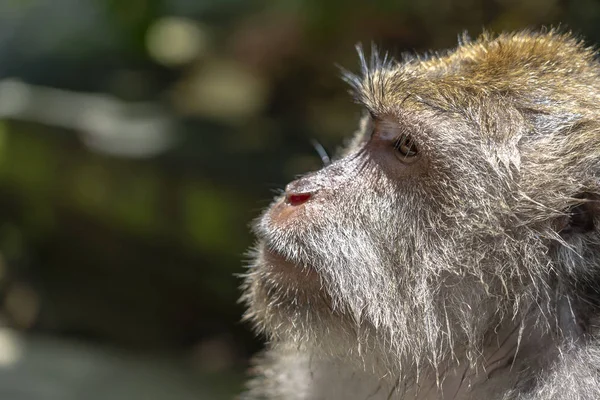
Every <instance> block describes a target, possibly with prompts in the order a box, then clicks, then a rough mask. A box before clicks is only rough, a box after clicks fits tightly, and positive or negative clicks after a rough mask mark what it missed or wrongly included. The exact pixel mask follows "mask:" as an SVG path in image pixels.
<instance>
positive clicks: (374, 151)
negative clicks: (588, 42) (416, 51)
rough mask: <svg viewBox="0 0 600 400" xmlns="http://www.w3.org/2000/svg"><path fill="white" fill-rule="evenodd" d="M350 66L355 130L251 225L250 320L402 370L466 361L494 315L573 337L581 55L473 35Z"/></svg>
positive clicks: (591, 220)
mask: <svg viewBox="0 0 600 400" xmlns="http://www.w3.org/2000/svg"><path fill="white" fill-rule="evenodd" d="M361 61H362V73H361V74H360V75H352V74H346V76H345V78H346V80H347V81H348V82H349V83H350V85H351V86H352V88H353V92H354V96H355V98H356V100H357V102H359V103H360V104H361V105H362V106H363V107H364V110H365V112H364V117H363V118H362V120H361V122H360V128H359V130H358V131H357V133H355V135H354V138H353V139H352V141H351V142H350V144H349V145H348V146H346V148H344V149H343V150H342V151H341V154H340V156H339V157H337V158H336V159H335V160H334V161H333V162H332V163H331V164H329V165H327V166H325V167H324V168H323V169H321V170H319V171H316V172H313V173H309V174H307V175H305V176H303V177H301V178H299V179H297V180H295V181H293V182H291V183H290V184H288V185H287V187H286V188H285V193H284V194H283V195H281V196H280V197H278V198H276V199H275V201H274V202H273V204H272V205H271V206H270V207H269V208H268V209H267V210H266V212H265V213H264V214H263V215H262V217H261V218H260V219H259V220H258V221H257V222H256V224H255V226H254V232H255V233H256V236H257V237H258V241H257V246H256V250H255V254H254V261H253V263H252V265H251V266H250V267H249V272H248V274H247V275H246V277H245V284H244V292H245V294H244V299H245V301H246V303H247V304H248V308H249V311H248V313H247V318H249V319H250V320H251V321H253V323H254V324H255V326H256V327H257V328H258V329H259V330H260V331H262V332H264V333H266V334H267V335H268V336H269V338H271V339H272V340H273V342H275V343H292V344H294V345H295V346H299V347H306V348H312V349H318V352H320V353H322V354H329V355H339V356H344V357H347V356H353V355H356V356H357V358H360V356H365V355H368V354H375V355H376V356H377V357H379V358H381V359H388V360H391V362H392V363H398V362H402V363H404V364H405V365H406V364H409V365H414V364H424V363H431V364H436V365H437V364H439V363H440V362H442V361H443V360H445V359H448V358H451V357H454V356H455V354H456V352H459V351H460V352H462V354H466V355H467V356H468V357H475V358H476V357H477V354H479V353H480V352H481V348H482V347H483V346H484V344H485V341H486V340H487V338H489V337H490V333H491V332H495V331H496V330H497V329H498V327H501V326H503V324H505V322H507V321H510V322H511V324H512V325H511V326H513V325H514V326H516V327H519V326H520V327H521V331H522V328H523V326H525V325H523V324H524V323H525V322H524V321H530V320H533V321H534V322H533V323H534V324H536V325H538V326H541V327H542V330H544V331H548V332H550V331H553V332H563V331H564V330H571V331H572V332H576V333H577V334H581V333H582V332H583V331H584V330H585V329H586V326H585V320H586V318H587V317H588V316H589V315H590V314H589V312H590V311H589V307H592V306H591V305H590V304H595V303H594V299H593V297H594V295H593V293H592V291H590V290H587V289H585V288H586V287H589V286H590V285H589V283H590V282H592V281H593V280H594V279H595V278H596V277H597V276H598V275H599V274H600V240H599V239H600V237H599V236H598V232H597V230H596V223H597V219H598V214H597V212H596V211H597V207H596V205H595V204H596V196H597V195H598V194H600V187H599V181H598V178H599V173H600V169H599V168H600V123H599V121H600V118H599V116H600V67H599V65H598V64H597V62H596V61H595V60H594V53H593V51H591V50H590V49H588V48H586V47H585V46H584V45H583V44H582V43H580V42H579V41H578V40H576V39H574V38H573V37H571V36H570V35H565V34H560V33H556V32H549V33H517V34H511V35H509V34H505V35H500V36H497V37H492V36H490V35H485V34H484V35H483V36H482V37H481V38H479V39H478V40H476V41H468V40H465V41H464V42H463V43H461V44H460V45H459V47H458V48H456V49H455V50H453V51H451V52H447V53H445V54H437V55H432V56H429V57H412V58H411V57H404V58H403V60H402V62H395V61H391V60H389V59H387V58H386V57H378V56H377V55H374V56H372V57H371V59H370V60H365V58H364V56H362V53H361ZM564 299H567V301H568V304H569V309H570V314H572V316H573V318H566V319H563V322H561V323H562V324H563V325H562V326H560V327H558V328H557V323H556V321H555V318H554V316H556V315H557V310H558V308H559V306H560V303H561V301H563V300H564ZM586 307H587V308H586ZM550 316H552V317H551V318H550ZM564 321H567V322H564ZM523 334H524V335H527V331H525V332H524V333H523ZM558 334H560V333H558ZM350 358H351V357H350Z"/></svg>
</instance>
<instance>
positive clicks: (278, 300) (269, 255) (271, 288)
mask: <svg viewBox="0 0 600 400" xmlns="http://www.w3.org/2000/svg"><path fill="white" fill-rule="evenodd" d="M244 292H245V293H244V296H243V300H244V301H245V302H246V303H247V304H248V306H249V309H248V312H247V314H246V316H245V319H248V320H251V321H252V322H253V323H254V324H255V326H256V328H257V329H258V330H259V331H260V332H263V333H265V334H267V335H268V336H270V337H271V338H272V339H276V340H280V339H281V340H286V341H289V340H291V341H293V342H296V343H298V344H300V343H301V342H306V341H311V342H312V341H313V340H312V339H309V337H310V336H313V335H312V334H311V333H316V331H318V330H319V326H320V325H321V324H323V323H324V322H327V323H328V324H329V323H333V321H332V319H334V320H336V321H338V322H340V319H343V318H344V317H343V315H341V313H340V312H339V311H338V312H336V311H335V310H334V308H333V307H332V300H331V296H330V295H329V293H328V291H327V289H326V285H325V284H324V281H323V277H322V276H321V275H320V274H319V272H318V270H317V269H316V268H314V267H313V266H311V265H307V264H306V263H300V262H296V261H294V260H291V259H290V258H288V257H286V256H284V255H283V254H282V253H280V252H278V251H277V250H275V249H274V248H273V247H272V246H269V245H268V244H267V243H261V244H259V247H258V252H257V256H256V259H255V262H254V265H253V267H251V272H250V273H249V274H248V275H247V276H246V281H245V284H244Z"/></svg>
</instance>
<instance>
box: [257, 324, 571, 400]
mask: <svg viewBox="0 0 600 400" xmlns="http://www.w3.org/2000/svg"><path fill="white" fill-rule="evenodd" d="M553 337H554V336H553V335H551V334H549V333H548V331H547V330H543V329H541V328H538V327H537V325H535V324H534V325H531V326H528V325H527V324H521V323H518V324H517V323H516V322H514V323H511V324H508V323H507V325H506V326H504V327H502V328H499V329H498V330H496V331H495V333H494V337H490V338H489V339H488V340H487V343H486V345H485V347H484V348H482V349H481V353H480V356H479V357H477V358H476V359H471V360H469V357H467V355H466V354H467V352H466V351H465V350H464V349H462V354H463V355H462V356H461V349H455V351H454V353H453V355H452V356H449V357H448V358H447V360H446V361H444V362H443V363H441V364H439V365H431V364H430V365H427V363H421V365H419V366H417V367H415V365H416V364H414V363H407V365H410V367H406V366H402V365H399V364H402V363H401V362H399V361H398V360H396V361H394V360H390V357H389V354H374V353H373V354H364V353H363V354H362V355H361V356H360V357H358V356H352V355H347V356H345V357H344V356H339V355H336V356H328V355H326V353H324V352H323V349H317V348H310V347H306V348H298V347H297V345H295V344H288V345H285V344H284V345H280V346H277V347H274V348H272V349H271V355H272V356H273V357H272V360H273V362H272V363H270V364H269V367H268V370H267V371H266V372H267V373H268V374H269V376H271V378H273V377H275V380H276V381H277V384H278V385H280V389H279V390H280V391H281V393H282V396H283V397H282V398H286V399H320V398H323V399H338V398H339V399H342V398H343V399H348V400H354V399H369V400H383V399H411V400H412V399H415V400H440V399H442V400H447V399H465V400H466V399H469V400H471V399H472V400H474V399H482V398H486V397H488V398H490V399H492V398H502V396H503V395H504V394H506V393H508V392H510V390H512V389H514V388H517V387H530V386H531V385H532V382H533V381H534V378H535V376H536V374H537V373H538V372H539V371H540V370H541V369H542V368H545V367H547V366H548V364H549V363H551V362H552V360H553V359H555V357H556V356H557V355H558V353H559V347H558V344H557V342H556V341H555V339H553ZM508 398H509V397H508Z"/></svg>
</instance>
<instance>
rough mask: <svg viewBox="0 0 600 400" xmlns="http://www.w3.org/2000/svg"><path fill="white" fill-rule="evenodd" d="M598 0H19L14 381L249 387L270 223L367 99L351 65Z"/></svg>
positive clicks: (129, 393) (42, 395)
mask: <svg viewBox="0 0 600 400" xmlns="http://www.w3.org/2000/svg"><path fill="white" fill-rule="evenodd" d="M599 22H600V3H599V2H597V1H593V0H580V1H566V0H495V1H491V0H441V1H433V0H419V1H415V0H385V1H384V0H382V1H364V0H363V1H359V0H305V1H302V0H280V1H267V0H262V1H260V0H120V1H119V0H2V1H0V306H1V307H0V398H2V399H24V400H33V399H35V400H37V399H44V400H45V399H62V400H71V399H72V400H76V399H86V400H87V399H92V400H93V399H145V400H146V399H157V400H158V399H170V400H171V399H172V400H179V399H229V398H232V397H233V396H234V395H235V394H236V393H238V392H239V391H240V390H241V387H242V384H243V379H244V373H245V372H244V371H245V369H246V368H247V366H248V360H249V358H250V357H251V356H252V354H254V353H255V352H257V351H259V350H260V348H261V338H255V337H254V336H253V334H252V332H251V331H250V329H249V327H248V326H247V325H245V324H242V323H241V322H240V316H241V314H242V312H243V307H242V306H241V305H239V304H237V298H238V297H239V290H238V286H239V284H240V279H239V278H237V277H236V276H235V275H236V274H239V273H241V272H242V271H243V265H244V263H245V262H246V261H247V260H246V256H245V252H246V249H247V248H248V247H249V246H251V244H252V237H251V235H250V234H249V230H248V225H249V223H250V221H251V220H252V219H253V218H255V217H257V216H258V215H259V213H260V210H261V209H263V208H264V207H265V206H267V205H268V204H269V202H270V199H271V198H272V196H273V194H274V193H275V192H276V191H277V190H280V189H281V188H283V186H284V185H285V183H286V182H288V181H289V180H291V179H292V178H293V177H294V176H296V175H298V174H301V173H304V172H307V171H309V170H312V169H316V168H318V167H319V165H320V160H319V158H318V156H317V154H316V152H315V151H314V149H313V148H312V146H311V143H310V141H311V139H317V140H318V141H319V142H321V143H322V144H323V145H324V146H325V148H328V149H329V150H334V149H335V147H336V146H337V145H339V144H341V143H342V142H343V140H344V139H345V138H347V137H348V135H349V134H350V133H351V132H352V131H353V129H354V128H355V126H356V122H357V120H358V116H359V112H360V110H359V109H358V108H357V106H355V105H354V104H353V103H352V100H351V99H350V97H349V96H348V95H347V88H346V87H345V86H344V84H343V83H342V82H341V80H340V79H339V75H340V71H339V68H338V67H337V65H343V66H344V67H346V68H348V69H350V70H354V71H356V70H357V65H358V62H357V57H356V54H355V50H354V45H355V44H356V43H357V42H363V43H365V44H366V45H367V47H368V45H369V43H371V42H374V43H376V44H377V45H379V46H380V47H382V48H384V49H386V50H388V51H389V52H390V53H391V54H392V55H398V54H401V53H402V52H405V51H424V50H427V49H443V48H448V47H453V46H455V44H456V42H457V36H458V35H459V34H460V33H462V32H463V31H467V32H469V33H470V34H471V36H477V35H478V34H479V33H480V32H481V30H482V28H483V27H486V28H488V29H490V30H492V31H503V30H514V29H523V28H533V29H536V28H539V27H540V26H542V25H545V26H549V25H553V26H558V25H560V26H562V27H568V28H570V29H572V30H573V31H574V32H576V33H578V34H581V35H584V36H585V37H586V38H587V39H588V41H589V43H590V44H595V43H597V42H598V41H599V40H600V24H599Z"/></svg>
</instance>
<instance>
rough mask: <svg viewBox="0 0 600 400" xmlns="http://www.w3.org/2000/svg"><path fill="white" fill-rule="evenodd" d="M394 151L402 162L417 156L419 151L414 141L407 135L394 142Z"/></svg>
mask: <svg viewBox="0 0 600 400" xmlns="http://www.w3.org/2000/svg"><path fill="white" fill-rule="evenodd" d="M394 149H396V155H397V156H398V157H401V159H402V161H405V160H406V159H408V158H413V157H415V156H416V155H417V154H419V149H417V145H416V144H415V141H414V140H413V139H412V137H410V136H408V135H401V136H400V137H398V139H396V141H395V142H394Z"/></svg>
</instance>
